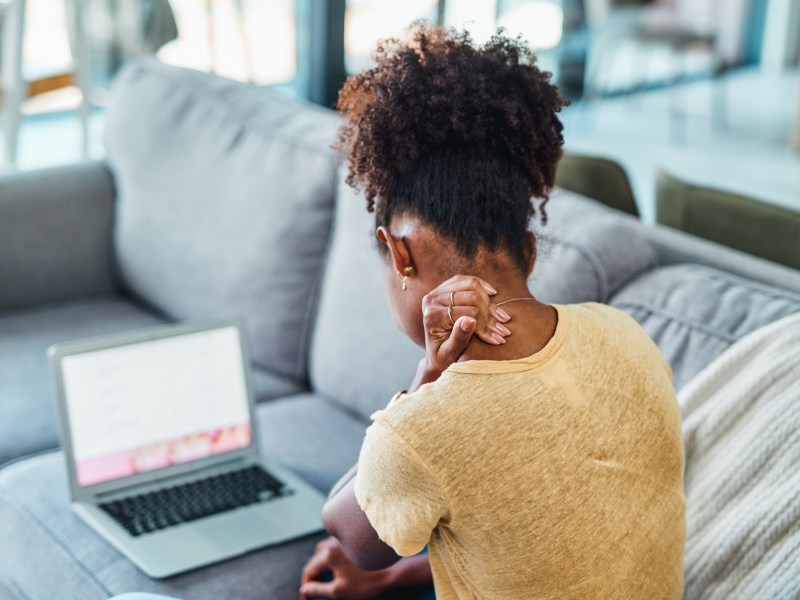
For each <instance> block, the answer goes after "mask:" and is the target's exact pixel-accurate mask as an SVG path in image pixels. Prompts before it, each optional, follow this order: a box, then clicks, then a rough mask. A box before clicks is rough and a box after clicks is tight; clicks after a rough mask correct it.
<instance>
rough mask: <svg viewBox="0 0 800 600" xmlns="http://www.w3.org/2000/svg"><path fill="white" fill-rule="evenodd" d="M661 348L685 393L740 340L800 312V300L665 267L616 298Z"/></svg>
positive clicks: (737, 280) (705, 271)
mask: <svg viewBox="0 0 800 600" xmlns="http://www.w3.org/2000/svg"><path fill="white" fill-rule="evenodd" d="M611 305H612V306H616V307H617V308H620V309H622V310H624V311H625V312H627V313H628V314H630V315H631V316H632V317H633V318H634V319H636V320H637V321H638V322H639V323H640V324H641V325H642V326H643V327H644V329H645V330H646V331H647V333H648V334H649V335H650V337H652V338H653V340H654V341H655V342H656V344H658V347H659V348H660V349H661V353H662V354H663V355H664V358H665V359H666V360H667V362H668V363H669V364H670V366H671V367H672V373H673V380H674V383H675V387H676V389H680V388H681V387H683V385H684V384H685V383H686V382H687V381H689V380H690V379H691V378H692V377H694V375H696V374H697V373H699V372H700V371H701V370H702V369H703V367H705V366H706V365H707V364H709V363H710V362H711V361H712V360H713V359H714V358H716V357H717V356H719V355H720V354H722V352H723V351H725V350H726V349H727V348H728V347H729V346H730V345H731V344H733V343H734V342H735V341H736V340H738V339H740V338H741V337H743V336H745V335H746V334H748V333H750V332H751V331H754V330H756V329H758V328H759V327H762V326H764V325H766V324H768V323H772V322H773V321H776V320H778V319H780V318H782V317H785V316H787V315H790V314H792V313H795V312H798V311H800V296H797V295H795V294H792V293H789V292H785V291H783V290H780V289H778V288H773V287H770V286H766V285H761V284H758V283H755V282H753V281H750V280H748V279H743V278H741V277H737V276H735V275H731V274H729V273H725V272H723V271H718V270H716V269H712V268H710V267H702V266H699V265H693V264H683V265H674V266H669V267H661V268H658V269H655V270H653V271H651V272H650V273H646V274H644V275H643V276H641V277H639V278H638V279H636V280H635V281H633V282H631V283H630V284H629V285H628V286H626V287H624V288H623V289H622V290H620V291H619V293H617V294H616V295H615V296H614V298H613V299H612V300H611Z"/></svg>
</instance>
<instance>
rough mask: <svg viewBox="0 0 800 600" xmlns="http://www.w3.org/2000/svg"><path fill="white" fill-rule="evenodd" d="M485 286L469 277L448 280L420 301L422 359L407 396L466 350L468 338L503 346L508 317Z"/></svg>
mask: <svg viewBox="0 0 800 600" xmlns="http://www.w3.org/2000/svg"><path fill="white" fill-rule="evenodd" d="M495 294H497V290H495V289H494V288H493V287H492V286H491V285H489V283H487V282H486V281H484V280H483V279H480V278H479V277H474V276H471V275H456V276H455V277H451V278H450V279H448V280H447V281H445V282H444V283H442V284H441V285H439V286H438V287H437V288H435V289H434V290H432V291H431V292H430V293H429V294H427V295H426V296H425V297H424V298H423V299H422V316H423V323H424V326H425V352H426V356H425V359H424V360H423V362H422V363H420V368H419V370H418V371H417V376H416V377H415V378H414V383H413V384H412V386H411V388H409V392H411V391H415V390H416V389H417V388H418V387H419V386H420V385H422V384H423V383H428V382H429V381H433V380H435V379H436V378H438V376H439V375H440V374H441V373H442V372H443V371H444V370H445V369H446V368H447V367H449V366H450V365H452V364H453V363H454V362H456V361H457V360H458V359H459V358H460V357H461V355H462V354H463V353H464V350H466V348H467V345H468V344H469V342H470V340H471V339H472V336H473V335H474V336H477V337H478V338H480V339H481V340H483V341H484V342H486V343H487V344H493V345H500V344H504V343H505V338H506V336H508V335H510V334H511V331H509V329H508V328H506V326H505V325H504V323H507V322H508V321H509V320H510V319H511V317H509V316H508V314H507V313H506V312H505V311H503V310H502V309H500V308H498V307H497V305H496V304H495V303H494V301H493V300H492V296H494V295H495Z"/></svg>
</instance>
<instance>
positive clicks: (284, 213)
mask: <svg viewBox="0 0 800 600" xmlns="http://www.w3.org/2000/svg"><path fill="white" fill-rule="evenodd" d="M336 127H337V117H336V116H335V114H334V113H333V112H332V111H328V110H325V109H322V108H319V107H316V106H313V105H310V104H306V103H303V102H300V101H298V100H294V99H292V98H290V97H288V95H286V94H284V93H282V92H279V91H273V90H267V89H264V88H258V87H255V86H250V85H245V84H240V83H237V82H233V81H229V80H225V79H221V78H219V77H216V76H214V75H209V74H205V73H200V72H196V71H189V70H185V69H177V68H174V67H168V66H165V65H163V64H160V63H157V62H155V61H144V62H139V63H135V64H133V65H132V66H129V67H128V68H127V69H125V70H124V72H123V73H122V74H121V75H120V76H119V78H118V80H117V82H116V86H115V91H114V98H113V102H112V103H111V107H110V109H109V110H108V116H107V130H106V146H107V150H108V162H109V164H110V166H111V169H112V172H113V174H114V178H115V180H116V184H117V189H118V203H117V209H116V228H115V246H116V253H117V259H118V266H119V272H120V275H121V278H122V280H123V283H124V284H125V285H126V286H127V288H128V289H129V290H130V291H131V292H132V293H133V294H134V295H136V296H138V297H139V298H140V299H142V300H143V301H145V302H146V303H148V304H149V305H151V306H152V307H154V308H156V309H157V310H159V311H161V312H162V313H164V314H166V315H167V316H168V317H171V318H173V319H194V318H201V317H206V316H212V315H222V314H225V315H231V314H240V315H243V316H244V317H245V318H246V320H247V323H248V325H249V329H250V338H251V340H250V343H251V347H252V356H253V360H254V362H255V363H256V364H258V365H260V366H262V367H266V368H267V369H269V370H272V371H274V372H276V373H279V374H282V375H287V376H290V377H293V378H296V379H298V380H305V378H306V377H307V365H306V358H307V351H308V339H309V336H310V327H311V324H312V316H313V314H314V312H315V308H316V294H317V287H318V281H319V279H320V276H321V273H322V269H323V265H324V259H325V252H326V248H327V245H328V238H329V234H330V223H331V217H332V211H333V198H334V193H335V187H336V164H335V157H334V154H333V152H332V151H331V150H330V147H329V146H330V143H331V141H332V139H333V136H334V133H335V130H336Z"/></svg>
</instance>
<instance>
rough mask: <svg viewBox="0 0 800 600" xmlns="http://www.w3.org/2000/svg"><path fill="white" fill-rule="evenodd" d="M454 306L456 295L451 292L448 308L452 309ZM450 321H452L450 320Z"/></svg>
mask: <svg viewBox="0 0 800 600" xmlns="http://www.w3.org/2000/svg"><path fill="white" fill-rule="evenodd" d="M455 305H456V293H455V291H453V292H450V307H451V308H452V307H453V306H455ZM451 321H452V319H451Z"/></svg>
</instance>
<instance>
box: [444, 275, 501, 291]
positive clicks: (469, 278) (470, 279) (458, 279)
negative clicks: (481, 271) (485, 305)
mask: <svg viewBox="0 0 800 600" xmlns="http://www.w3.org/2000/svg"><path fill="white" fill-rule="evenodd" d="M465 282H466V283H474V284H476V285H480V286H481V288H483V289H484V290H485V291H486V293H487V294H489V295H490V296H494V295H495V294H496V293H497V290H496V289H494V288H493V287H492V286H491V285H490V284H489V282H488V281H486V280H484V279H481V278H480V277H476V276H475V275H454V276H453V277H451V278H450V279H448V280H447V281H445V282H443V283H442V285H440V286H439V287H440V288H442V287H446V286H450V285H453V284H458V283H465Z"/></svg>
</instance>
